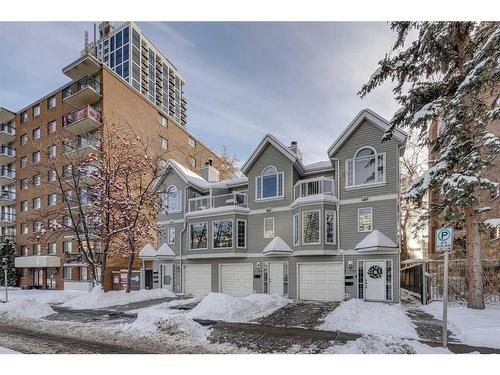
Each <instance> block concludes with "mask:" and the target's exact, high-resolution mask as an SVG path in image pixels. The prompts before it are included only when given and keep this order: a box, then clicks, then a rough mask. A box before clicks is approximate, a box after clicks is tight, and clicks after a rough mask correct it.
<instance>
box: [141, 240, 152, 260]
mask: <svg viewBox="0 0 500 375" xmlns="http://www.w3.org/2000/svg"><path fill="white" fill-rule="evenodd" d="M155 256H156V250H155V248H154V247H153V245H151V244H149V243H148V244H147V245H146V246H144V247H143V248H142V250H141V251H140V252H139V258H141V259H149V258H154V257H155Z"/></svg>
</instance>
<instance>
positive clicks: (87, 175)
mask: <svg viewBox="0 0 500 375" xmlns="http://www.w3.org/2000/svg"><path fill="white" fill-rule="evenodd" d="M98 176H99V169H98V168H97V167H95V166H93V165H89V166H87V167H85V170H84V171H82V172H81V173H80V183H81V184H82V185H94V184H96V183H97V177H98Z"/></svg>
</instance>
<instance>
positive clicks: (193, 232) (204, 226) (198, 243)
mask: <svg viewBox="0 0 500 375" xmlns="http://www.w3.org/2000/svg"><path fill="white" fill-rule="evenodd" d="M189 238H190V247H189V248H190V249H195V250H206V249H207V247H208V241H207V240H208V223H207V222H204V223H193V224H191V225H190V226H189Z"/></svg>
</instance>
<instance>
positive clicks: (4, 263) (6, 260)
mask: <svg viewBox="0 0 500 375" xmlns="http://www.w3.org/2000/svg"><path fill="white" fill-rule="evenodd" d="M8 268H9V258H7V257H6V256H5V257H3V259H2V269H3V275H4V282H5V302H9V294H8V288H7V280H8V277H7V270H8Z"/></svg>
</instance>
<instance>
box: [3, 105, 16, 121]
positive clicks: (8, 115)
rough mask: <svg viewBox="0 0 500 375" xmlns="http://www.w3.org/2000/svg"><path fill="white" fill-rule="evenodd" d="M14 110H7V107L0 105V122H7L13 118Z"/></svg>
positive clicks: (14, 115) (14, 116)
mask: <svg viewBox="0 0 500 375" xmlns="http://www.w3.org/2000/svg"><path fill="white" fill-rule="evenodd" d="M15 118H16V114H15V112H12V111H9V110H8V109H7V108H4V107H0V123H5V122H9V121H12V120H15Z"/></svg>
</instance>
